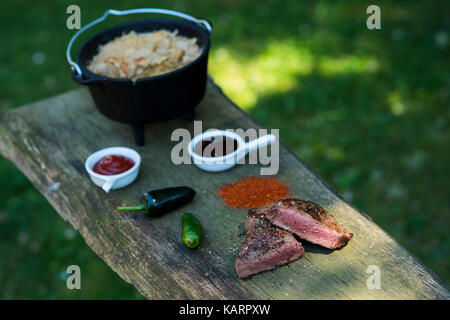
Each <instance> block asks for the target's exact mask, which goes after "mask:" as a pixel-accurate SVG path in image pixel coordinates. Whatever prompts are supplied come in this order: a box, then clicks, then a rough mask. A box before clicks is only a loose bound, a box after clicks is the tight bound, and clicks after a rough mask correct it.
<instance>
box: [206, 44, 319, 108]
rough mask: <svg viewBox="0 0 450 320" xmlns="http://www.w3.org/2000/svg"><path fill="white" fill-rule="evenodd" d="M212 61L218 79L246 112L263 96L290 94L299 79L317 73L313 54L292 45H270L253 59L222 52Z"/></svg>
mask: <svg viewBox="0 0 450 320" xmlns="http://www.w3.org/2000/svg"><path fill="white" fill-rule="evenodd" d="M210 61H211V62H210V64H209V71H210V73H211V74H212V76H213V77H214V79H215V80H216V81H217V82H218V83H219V84H220V85H221V86H222V87H223V89H224V91H225V93H226V94H228V95H229V96H230V97H231V99H232V100H234V101H235V102H236V103H237V104H238V105H239V106H241V107H242V108H244V109H250V108H252V107H254V106H255V105H256V104H257V102H258V97H259V96H260V95H262V94H270V93H277V92H287V91H289V90H291V89H292V88H294V87H296V86H298V85H299V81H298V79H299V76H301V75H307V74H309V73H310V72H311V71H312V69H313V56H312V54H311V52H310V51H309V50H308V49H307V48H305V47H302V46H299V45H296V44H295V43H294V42H291V41H280V42H270V43H268V44H267V46H266V47H265V49H264V50H263V51H262V53H261V54H259V55H257V56H254V57H251V58H244V57H243V56H242V55H239V53H238V52H234V51H231V50H229V49H226V48H219V49H217V50H214V51H213V52H212V54H211V60H210Z"/></svg>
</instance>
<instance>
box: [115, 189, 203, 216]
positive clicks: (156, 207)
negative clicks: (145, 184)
mask: <svg viewBox="0 0 450 320" xmlns="http://www.w3.org/2000/svg"><path fill="white" fill-rule="evenodd" d="M194 196H195V191H194V190H193V189H191V188H189V187H173V188H166V189H158V190H153V191H149V192H147V193H145V194H144V195H143V196H142V197H141V199H140V204H139V205H136V206H131V207H117V208H116V209H117V210H119V211H142V212H143V213H144V214H145V215H147V216H149V217H156V216H160V215H163V214H164V213H167V212H169V211H173V210H175V209H177V208H179V207H181V206H183V205H185V204H188V203H189V202H191V201H192V199H193V198H194Z"/></svg>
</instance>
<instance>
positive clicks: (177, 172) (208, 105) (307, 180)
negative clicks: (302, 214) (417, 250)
mask: <svg viewBox="0 0 450 320" xmlns="http://www.w3.org/2000/svg"><path fill="white" fill-rule="evenodd" d="M198 119H201V120H203V127H204V129H206V128H211V127H213V128H222V129H228V128H251V127H255V128H256V127H258V125H257V124H256V123H255V122H254V121H253V120H251V119H250V118H249V117H248V116H247V115H246V114H245V113H244V112H243V111H241V110H240V109H239V108H237V107H236V106H234V105H233V104H232V103H231V102H230V101H229V100H228V99H227V98H226V97H225V96H224V95H223V93H222V92H221V90H220V88H218V87H217V86H216V85H215V84H213V83H212V81H209V83H208V90H207V94H206V97H205V99H204V100H203V102H202V103H201V104H200V106H199V107H198ZM180 127H187V128H189V129H190V130H191V132H192V128H193V124H192V123H191V122H188V121H186V120H185V119H183V118H180V119H176V120H172V121H169V122H166V123H162V124H154V125H148V126H147V127H146V136H147V144H146V146H145V147H137V148H136V147H134V145H133V139H132V137H131V130H130V128H129V127H128V126H127V125H124V124H119V123H116V122H112V121H110V120H108V119H106V118H104V117H102V116H101V115H100V114H99V113H98V112H97V110H96V109H95V107H94V104H93V101H92V99H91V97H90V95H89V93H88V91H87V90H86V89H84V88H83V89H79V90H75V91H71V92H68V93H65V94H62V95H59V96H56V97H53V98H50V99H46V100H44V101H40V102H37V103H34V104H31V105H28V106H24V107H21V108H17V109H15V110H11V111H8V112H6V113H5V114H3V115H2V116H1V119H0V151H1V153H2V154H3V155H4V156H5V157H7V158H8V159H10V160H11V161H13V162H14V163H15V164H16V165H17V167H18V168H19V169H20V170H21V171H22V172H23V173H24V174H25V175H26V176H27V177H28V178H29V179H30V180H31V181H32V182H33V184H34V185H35V186H36V188H37V189H38V190H39V191H40V192H41V193H42V194H43V195H44V196H45V197H46V198H47V199H48V201H50V203H51V204H52V205H53V206H54V207H55V209H56V210H57V211H58V213H59V214H60V215H61V216H62V217H63V219H64V220H66V221H69V222H70V224H72V226H73V227H74V228H75V229H76V230H78V231H79V232H80V234H81V235H82V236H83V238H84V239H85V241H86V243H87V244H88V245H89V246H90V247H91V248H92V250H94V251H95V252H96V253H97V254H98V255H99V256H100V257H101V258H102V259H103V260H105V261H106V263H107V264H108V265H109V266H110V267H111V268H112V269H113V270H114V271H116V272H117V273H118V274H119V275H120V276H121V277H122V278H123V279H124V280H125V281H127V282H129V283H131V284H133V285H134V286H135V287H136V288H137V289H138V290H139V291H140V292H141V293H142V294H143V295H144V296H146V297H148V298H150V299H181V298H186V299H256V298H259V299H428V298H438V299H448V298H449V297H450V294H449V290H448V285H447V284H446V283H445V282H444V281H443V280H441V279H439V278H438V277H437V276H436V275H435V274H434V273H433V272H431V271H430V270H429V269H428V268H426V267H425V266H424V265H423V264H421V263H420V262H419V261H418V260H417V259H416V258H414V257H413V256H412V255H411V254H410V253H409V252H407V251H406V250H405V249H404V248H402V247H401V246H400V245H399V244H398V243H397V242H396V241H394V240H393V239H392V238H391V237H390V236H389V235H388V234H386V233H385V232H384V231H383V230H381V229H380V228H379V227H378V226H377V225H376V224H375V223H373V222H372V221H371V220H370V219H369V218H368V217H367V216H366V215H364V214H362V213H360V212H358V211H357V210H356V209H355V208H353V207H352V206H350V205H349V204H348V203H346V202H345V201H344V200H343V199H342V198H341V197H339V196H338V195H336V194H335V193H334V192H333V191H331V190H330V187H329V186H327V184H326V183H325V182H324V181H322V180H321V179H320V178H319V177H317V176H316V175H315V174H314V173H312V172H311V171H310V170H309V169H308V168H307V167H305V165H304V164H302V162H301V161H299V160H298V159H297V158H296V157H295V156H294V155H293V154H292V153H291V152H290V151H288V150H287V149H286V148H285V147H283V146H282V147H281V150H280V157H281V160H280V171H279V174H278V177H279V179H280V180H282V181H285V182H286V183H288V184H289V186H290V187H291V189H292V190H293V196H295V197H298V198H301V199H309V200H312V201H315V202H317V203H319V204H321V205H322V206H323V207H325V209H327V210H328V211H329V212H330V213H331V214H332V215H334V216H335V218H336V219H337V220H338V221H339V222H340V223H341V224H343V225H344V226H345V227H346V228H347V229H348V230H350V231H351V232H353V233H354V238H353V240H351V241H350V243H349V244H348V245H347V246H346V247H344V248H343V249H341V250H337V251H330V250H326V249H321V248H318V247H315V246H312V245H307V246H306V253H305V255H304V256H303V257H302V258H301V259H299V260H297V261H295V262H293V263H291V264H289V265H288V266H284V267H281V268H278V269H276V270H275V271H273V272H266V273H262V274H259V275H256V276H254V277H252V278H251V279H250V280H247V281H242V280H240V279H239V278H238V277H237V275H236V273H235V270H234V259H235V256H236V254H237V250H238V248H239V245H240V243H241V240H242V237H241V236H239V233H241V232H242V224H243V223H244V221H245V218H246V215H247V212H246V210H237V209H231V208H227V207H225V206H224V205H223V203H222V200H221V199H220V198H219V196H218V194H217V188H218V187H219V186H220V185H222V184H224V183H230V182H233V181H235V180H236V179H238V178H240V177H243V176H247V175H257V174H258V173H259V169H260V166H259V165H240V166H237V167H235V168H233V169H232V170H230V171H227V172H224V173H217V174H213V173H206V172H203V171H201V170H200V169H198V168H197V167H195V166H194V165H179V166H176V165H174V164H173V163H172V162H171V158H170V154H171V149H172V147H173V146H174V145H175V144H176V142H172V141H171V140H170V136H171V133H172V131H173V130H174V129H176V128H180ZM280 135H281V139H282V137H283V132H281V133H280ZM116 145H123V146H129V147H132V148H135V149H137V150H138V152H139V153H140V154H141V155H142V158H143V164H142V168H141V173H140V176H139V177H138V179H137V180H136V182H135V183H134V184H133V185H131V186H129V187H127V188H125V189H121V190H115V191H112V192H111V193H109V194H105V193H104V192H103V191H102V190H101V189H100V188H98V187H96V186H94V185H93V184H92V183H91V181H90V180H89V177H88V176H87V173H86V172H85V170H84V160H85V159H86V157H87V156H88V155H89V154H91V153H92V152H94V151H96V150H97V149H100V148H104V147H108V146H116ZM176 185H188V186H191V187H193V188H194V189H195V190H196V191H197V196H196V198H195V199H194V201H193V202H192V203H191V204H189V205H187V206H186V207H184V208H182V209H181V210H178V211H175V212H172V213H170V214H168V215H166V216H163V217H161V218H157V219H149V218H147V217H145V216H144V215H142V214H130V213H126V212H122V213H119V212H116V211H115V210H114V208H115V207H116V206H117V205H125V204H130V203H134V202H135V201H136V199H138V197H139V196H140V195H141V194H143V193H144V192H145V191H148V190H152V189H157V188H163V187H168V186H176ZM184 212H192V213H195V214H197V215H198V216H199V217H200V219H201V221H202V223H203V226H204V229H205V233H206V235H207V238H205V241H204V242H203V243H202V245H201V247H200V248H199V249H198V250H189V249H187V248H185V247H183V245H182V244H181V242H180V227H181V215H182V214H183V213H184ZM33 214H38V213H33ZM43 223H45V222H44V221H43ZM371 265H375V266H378V267H379V269H380V272H381V274H380V275H381V289H372V290H371V289H369V288H368V286H367V279H368V277H369V276H370V274H368V273H367V268H368V267H369V266H371ZM206 274H209V276H207V275H206Z"/></svg>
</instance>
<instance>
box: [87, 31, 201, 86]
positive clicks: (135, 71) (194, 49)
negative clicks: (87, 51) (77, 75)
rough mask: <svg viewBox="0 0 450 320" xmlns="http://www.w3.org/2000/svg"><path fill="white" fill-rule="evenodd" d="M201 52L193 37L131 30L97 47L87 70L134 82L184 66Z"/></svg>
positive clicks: (174, 32)
mask: <svg viewBox="0 0 450 320" xmlns="http://www.w3.org/2000/svg"><path fill="white" fill-rule="evenodd" d="M201 51H202V50H201V49H200V48H199V46H198V45H197V39H196V38H191V39H190V38H187V37H184V36H180V35H178V30H175V31H173V32H170V31H167V30H159V31H154V32H147V33H136V32H134V31H131V32H130V33H128V34H124V35H122V36H120V37H117V38H115V39H114V40H112V41H110V42H108V43H107V44H105V45H103V46H100V47H99V50H98V53H97V55H96V56H95V57H94V58H93V59H92V61H91V62H90V64H89V65H88V66H87V68H88V69H89V70H90V71H92V72H93V73H96V74H99V75H102V76H107V77H111V78H124V79H132V80H136V79H138V78H145V77H152V76H156V75H160V74H164V73H168V72H171V71H174V70H176V69H179V68H181V67H184V66H185V65H187V64H189V63H191V62H192V61H194V60H195V59H197V58H198V57H199V56H200V54H201Z"/></svg>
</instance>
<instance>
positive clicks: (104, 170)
mask: <svg viewBox="0 0 450 320" xmlns="http://www.w3.org/2000/svg"><path fill="white" fill-rule="evenodd" d="M133 166H134V161H133V160H131V159H130V158H127V157H124V156H120V155H115V154H112V155H109V156H106V157H103V158H101V159H100V160H99V161H97V163H96V164H95V165H94V168H93V170H94V172H95V173H98V174H103V175H106V176H110V175H113V174H119V173H122V172H125V171H128V170H130V169H131V168H132V167H133Z"/></svg>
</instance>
